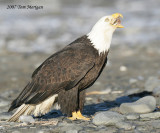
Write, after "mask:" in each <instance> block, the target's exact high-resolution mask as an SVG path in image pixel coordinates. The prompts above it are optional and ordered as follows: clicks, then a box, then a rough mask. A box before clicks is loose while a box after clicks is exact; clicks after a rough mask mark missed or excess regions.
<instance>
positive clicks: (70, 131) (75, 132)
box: [66, 130, 78, 133]
mask: <svg viewBox="0 0 160 133" xmlns="http://www.w3.org/2000/svg"><path fill="white" fill-rule="evenodd" d="M66 133H78V131H77V130H69V131H66Z"/></svg>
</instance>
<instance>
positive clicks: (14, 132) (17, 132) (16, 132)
mask: <svg viewBox="0 0 160 133" xmlns="http://www.w3.org/2000/svg"><path fill="white" fill-rule="evenodd" d="M12 133H21V132H20V131H13V132H12Z"/></svg>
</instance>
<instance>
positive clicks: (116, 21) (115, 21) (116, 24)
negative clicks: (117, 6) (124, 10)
mask: <svg viewBox="0 0 160 133" xmlns="http://www.w3.org/2000/svg"><path fill="white" fill-rule="evenodd" d="M120 18H123V15H122V14H120V13H115V14H112V21H111V25H113V26H114V27H116V28H124V26H123V25H121V20H120Z"/></svg>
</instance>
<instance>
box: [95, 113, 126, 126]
mask: <svg viewBox="0 0 160 133" xmlns="http://www.w3.org/2000/svg"><path fill="white" fill-rule="evenodd" d="M123 120H124V116H123V115H121V114H119V113H117V112H111V111H104V112H100V113H97V114H96V115H95V117H94V118H93V123H94V124H95V125H115V124H116V123H117V122H119V121H123Z"/></svg>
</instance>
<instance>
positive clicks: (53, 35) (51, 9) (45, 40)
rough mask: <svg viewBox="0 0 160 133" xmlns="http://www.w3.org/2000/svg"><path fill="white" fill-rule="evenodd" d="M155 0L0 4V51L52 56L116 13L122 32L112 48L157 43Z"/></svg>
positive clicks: (158, 4) (159, 30)
mask: <svg viewBox="0 0 160 133" xmlns="http://www.w3.org/2000/svg"><path fill="white" fill-rule="evenodd" d="M13 4H14V5H17V6H18V5H25V6H27V5H33V6H35V5H36V6H43V9H39V10H35V9H18V8H15V9H6V8H7V6H8V5H13ZM159 7H160V1H159V0H152V1H151V0H145V1H144V0H134V1H128V0H119V1H118V0H110V1H106V0H98V1H93V0H45V1H44V0H36V1H34V2H33V1H32V2H29V1H18V0H16V1H12V3H11V2H10V1H6V0H5V1H4V0H3V1H0V10H1V12H0V52H4V51H5V52H20V53H32V52H45V53H53V52H55V51H56V50H57V49H58V48H61V47H63V46H65V45H67V44H68V43H70V42H71V41H73V40H74V39H76V38H77V37H79V36H82V35H84V34H86V33H88V32H89V31H90V30H91V27H92V26H93V25H94V24H95V23H96V21H97V20H98V19H99V18H100V17H102V16H104V15H109V14H113V13H115V12H120V13H122V14H123V15H124V19H123V20H122V21H123V22H122V23H123V25H124V26H125V28H124V29H118V30H117V31H116V32H115V34H114V36H113V41H112V44H113V45H123V44H127V45H146V44H152V43H154V42H159V41H160V38H159V34H160V26H159V21H160V9H159Z"/></svg>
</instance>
